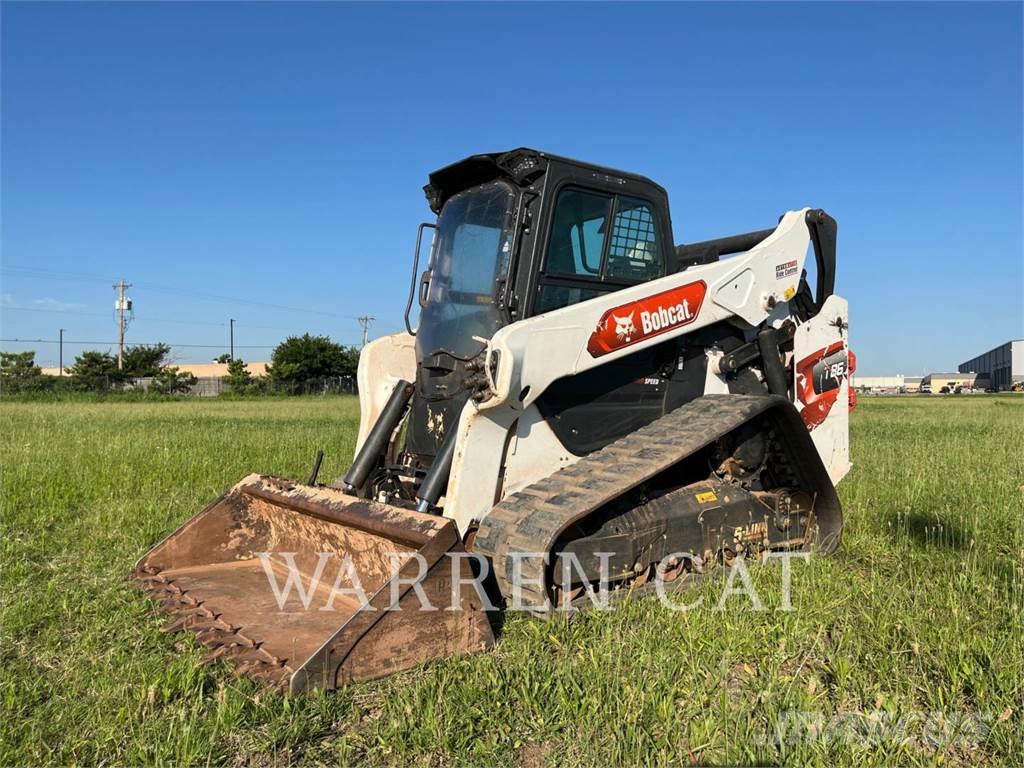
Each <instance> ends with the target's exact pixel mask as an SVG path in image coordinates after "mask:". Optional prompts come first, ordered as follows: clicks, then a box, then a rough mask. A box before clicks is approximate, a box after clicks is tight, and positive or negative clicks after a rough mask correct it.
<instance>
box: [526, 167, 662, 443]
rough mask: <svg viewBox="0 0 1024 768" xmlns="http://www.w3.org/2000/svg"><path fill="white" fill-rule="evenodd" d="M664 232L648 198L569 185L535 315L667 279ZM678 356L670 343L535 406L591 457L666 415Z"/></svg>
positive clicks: (560, 388)
mask: <svg viewBox="0 0 1024 768" xmlns="http://www.w3.org/2000/svg"><path fill="white" fill-rule="evenodd" d="M662 231H663V229H662V227H661V226H660V222H659V221H658V219H657V208H656V207H655V206H654V205H653V204H652V203H651V202H649V201H647V200H643V199H641V198H638V197H632V196H627V195H618V194H612V193H604V192H598V191H595V190H590V189H583V188H578V187H573V186H569V187H563V188H562V189H561V190H560V191H559V192H558V195H557V197H556V200H555V208H554V213H553V215H552V217H551V228H550V233H549V237H548V243H547V249H546V253H545V257H544V261H543V265H542V269H541V273H540V276H539V279H538V284H537V291H536V294H535V296H534V302H533V307H532V311H531V315H540V314H544V313H545V312H550V311H552V310H554V309H559V308H561V307H565V306H569V305H570V304H576V303H578V302H581V301H587V300H588V299H592V298H595V297H596V296H599V295H601V294H605V293H610V292H614V291H618V290H621V289H622V288H626V287H628V286H631V285H636V284H637V283H644V282H647V281H649V280H654V279H656V278H659V277H662V276H664V275H665V269H666V258H665V250H666V247H665V244H664V243H662V242H661V238H660V236H659V233H660V232H662ZM675 352H676V344H675V342H672V341H669V342H666V343H665V344H661V345H658V346H656V347H654V348H651V349H645V350H641V351H639V352H636V353H634V354H632V355H628V356H626V357H624V358H622V359H619V360H616V361H614V362H611V363H607V364H605V365H602V366H599V367H597V368H594V369H592V370H590V371H587V372H585V373H581V374H578V375H576V376H569V377H566V378H564V379H560V380H558V381H556V382H555V383H554V384H552V385H551V386H550V387H549V388H548V390H547V391H546V392H545V393H544V394H543V395H542V396H541V397H540V398H539V399H538V401H537V406H538V408H539V409H540V412H541V414H543V415H544V417H545V419H546V420H547V421H548V423H549V424H550V425H551V428H552V429H553V430H554V432H555V434H556V435H557V436H558V438H559V439H560V440H561V441H562V443H563V444H564V445H565V446H566V448H568V449H569V450H570V451H572V452H573V453H575V454H578V455H583V454H586V453H590V452H591V451H595V450H597V449H599V448H602V447H604V446H605V445H607V444H608V443H610V442H612V441H613V440H616V439H618V438H619V437H622V436H623V435H626V434H628V433H629V432H632V431H634V430H636V429H638V428H639V427H641V426H643V425H644V424H648V423H650V422H651V421H653V420H654V419H656V418H658V417H660V416H661V415H662V414H663V413H664V402H665V382H666V377H667V376H668V375H670V374H671V371H672V369H673V365H674V362H675V357H676V355H675Z"/></svg>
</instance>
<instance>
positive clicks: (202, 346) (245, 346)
mask: <svg viewBox="0 0 1024 768" xmlns="http://www.w3.org/2000/svg"><path fill="white" fill-rule="evenodd" d="M0 342H2V343H5V344H57V343H58V342H57V341H54V340H53V339H0ZM64 343H65V344H96V345H98V346H103V345H107V346H114V345H116V344H117V342H116V341H79V340H75V339H64ZM157 344H166V345H167V346H169V347H189V348H194V349H223V348H224V345H223V344H176V343H172V342H169V341H162V342H157V341H137V342H135V344H134V345H133V346H138V347H153V346H156V345H157ZM276 346H277V344H235V349H274V348H275V347H276Z"/></svg>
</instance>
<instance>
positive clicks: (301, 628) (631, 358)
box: [135, 149, 853, 691]
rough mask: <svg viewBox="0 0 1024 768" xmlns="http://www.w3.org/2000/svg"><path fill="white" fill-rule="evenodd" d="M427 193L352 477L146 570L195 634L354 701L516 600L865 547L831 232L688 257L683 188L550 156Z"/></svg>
mask: <svg viewBox="0 0 1024 768" xmlns="http://www.w3.org/2000/svg"><path fill="white" fill-rule="evenodd" d="M425 191H426V196H427V200H428V202H429V204H430V208H431V209H432V211H433V212H434V213H435V214H436V215H437V220H436V223H430V224H421V225H420V228H419V232H418V234H417V242H416V249H415V253H414V258H413V267H412V273H413V274H412V283H411V286H410V292H409V299H408V304H407V307H406V318H405V319H406V328H407V332H403V333H400V334H396V335H393V336H388V337H385V338H381V339H378V340H376V341H373V342H372V343H370V344H368V345H367V346H366V347H365V349H364V350H363V352H362V356H361V358H360V362H359V372H358V384H359V398H360V406H361V409H362V412H361V421H360V429H359V437H358V443H357V450H356V455H355V459H354V461H353V463H352V465H351V468H350V469H349V470H348V472H347V473H346V474H345V476H344V477H343V478H341V479H339V481H337V482H336V483H335V484H333V485H331V486H324V485H319V484H317V483H316V472H315V471H314V473H313V477H311V478H310V479H309V480H308V482H306V483H298V482H293V481H289V480H283V479H279V478H274V477H268V476H261V475H250V476H249V477H247V478H245V479H243V480H242V481H241V482H239V483H238V484H237V485H236V486H234V487H233V488H232V489H230V490H229V491H228V492H227V493H225V494H224V495H223V496H222V497H221V498H220V499H218V500H217V501H215V502H214V503H213V504H211V505H210V506H209V507H207V508H206V509H205V510H203V511H202V512H201V513H200V514H199V515H197V516H196V517H195V518H193V519H192V520H191V521H189V522H188V523H186V524H185V525H184V526H183V527H182V528H181V529H180V530H178V531H177V532H175V533H173V534H172V535H171V536H170V537H168V538H167V539H166V540H165V541H163V542H162V543H160V544H158V545H157V546H156V547H154V548H153V550H152V551H150V552H149V553H148V554H147V555H145V556H144V557H143V558H142V559H141V560H140V561H139V563H138V565H137V567H136V571H135V575H136V577H137V578H138V579H139V580H140V581H141V582H142V584H143V585H144V586H145V588H146V589H147V590H148V591H149V593H150V594H151V595H152V596H153V597H154V598H155V599H157V600H158V601H160V602H161V603H162V604H163V605H164V607H165V608H166V609H167V610H168V611H169V612H170V613H171V614H172V617H173V620H172V622H171V624H170V625H169V626H168V629H187V630H191V631H192V632H193V633H195V634H196V635H197V637H198V639H199V640H200V641H201V642H202V643H203V644H205V645H206V646H208V647H209V648H210V649H211V653H210V657H211V658H221V659H224V660H226V661H229V662H231V663H233V664H234V665H235V666H236V667H237V668H238V670H239V672H240V673H243V674H248V675H250V676H254V677H257V678H262V679H265V680H268V681H270V682H272V683H274V684H277V685H279V686H281V687H283V688H286V689H289V690H291V691H301V690H307V689H311V688H318V687H320V688H334V687H337V686H339V685H342V684H345V683H347V682H350V681H353V680H361V679H367V678H374V677H380V676H383V675H386V674H389V673H391V672H395V671H397V670H400V669H404V668H407V667H410V666H412V665H415V664H418V663H421V662H423V661H426V660H428V659H431V658H435V657H439V656H445V655H451V654H457V653H465V652H471V651H475V650H479V649H481V648H483V647H485V646H487V645H488V644H490V643H492V642H493V640H494V635H493V633H492V626H491V622H490V621H489V618H490V617H491V616H492V614H490V613H489V610H490V609H491V608H492V607H494V606H498V607H500V606H501V605H502V604H506V605H509V606H512V607H525V608H527V609H529V610H531V611H533V612H535V613H539V614H545V613H550V612H551V611H552V610H555V609H557V608H559V607H562V606H565V605H572V604H574V601H575V604H579V603H580V601H581V600H583V598H584V597H585V595H584V593H588V594H590V592H588V590H593V588H594V585H596V584H603V585H610V588H611V589H619V588H632V589H635V588H638V587H639V585H642V584H643V583H644V582H646V581H647V580H649V579H650V578H652V576H654V575H657V576H658V577H660V578H666V579H670V578H675V577H676V576H679V575H682V574H691V573H692V574H698V573H703V572H705V571H707V570H709V569H712V568H715V567H721V568H726V567H729V566H730V565H731V564H733V563H734V562H735V559H736V558H739V557H746V558H752V559H753V558H760V557H764V556H766V555H767V554H769V553H772V552H776V551H782V550H807V549H810V548H812V547H816V548H817V549H818V550H819V551H822V552H826V553H827V552H829V551H831V550H833V549H834V548H835V547H836V546H838V544H839V537H840V530H841V527H842V518H841V512H840V506H839V501H838V498H837V496H836V492H835V484H836V483H837V482H838V481H839V480H840V479H841V478H842V477H843V476H844V475H845V474H846V472H847V471H848V469H849V466H850V462H849V455H848V441H847V423H848V414H847V411H848V408H849V407H850V406H851V405H852V402H851V400H850V393H849V383H848V376H849V374H850V372H851V369H852V368H853V355H852V354H851V353H850V351H849V349H848V326H847V305H846V301H845V300H843V299H842V298H840V297H839V296H837V295H835V294H834V293H833V287H834V282H835V248H836V230H837V228H836V222H835V221H834V220H833V219H832V218H831V217H830V216H828V214H826V213H825V212H824V211H821V210H817V209H809V208H805V209H802V210H796V211H790V212H788V213H786V214H784V215H783V216H782V217H781V218H780V219H779V220H778V223H777V225H776V226H775V227H773V228H770V229H763V230H760V231H756V232H748V233H745V234H740V235H734V236H731V237H725V238H721V239H718V240H708V241H705V242H698V243H692V244H689V245H673V240H672V224H671V221H670V219H669V208H668V199H667V196H666V193H665V191H664V190H663V189H662V188H661V187H660V186H658V185H657V184H655V183H654V182H652V181H650V180H649V179H646V178H643V177H641V176H636V175H633V174H629V173H624V172H622V171H617V170H613V169H610V168H601V167H598V166H593V165H589V164H586V163H581V162H578V161H575V160H570V159H567V158H562V157H556V156H554V155H549V154H546V153H543V152H538V151H535V150H530V149H516V150H513V151H510V152H503V153H495V154H484V155H474V156H472V157H469V158H467V159H465V160H463V161H461V162H458V163H455V164H454V165H450V166H447V167H445V168H442V169H440V170H438V171H436V172H434V173H433V174H431V175H430V180H429V183H428V184H427V186H426V187H425ZM427 230H433V232H432V238H431V240H432V246H431V248H430V256H429V260H428V262H427V264H426V268H425V269H424V270H423V271H422V273H421V272H420V270H419V265H418V262H419V257H420V251H421V245H423V244H424V243H425V238H424V237H423V235H424V233H425V232H426V231H427ZM417 303H418V304H419V321H418V327H416V328H413V325H412V320H411V317H410V316H411V314H412V311H413V306H414V304H417ZM318 466H319V464H318ZM480 584H483V585H484V588H482V589H481V588H480V586H479V585H480ZM429 607H433V608H434V610H429V609H427V608H429Z"/></svg>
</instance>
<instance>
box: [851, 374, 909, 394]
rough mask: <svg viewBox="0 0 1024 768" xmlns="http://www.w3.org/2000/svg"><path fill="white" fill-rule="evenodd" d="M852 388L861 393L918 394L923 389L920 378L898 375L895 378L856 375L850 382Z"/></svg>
mask: <svg viewBox="0 0 1024 768" xmlns="http://www.w3.org/2000/svg"><path fill="white" fill-rule="evenodd" d="M850 387H851V388H853V389H856V390H858V391H860V392H894V393H901V394H902V393H904V392H918V391H920V389H921V377H920V376H904V375H903V374H902V373H897V374H896V375H895V376H859V375H857V374H854V375H853V376H852V377H851V380H850Z"/></svg>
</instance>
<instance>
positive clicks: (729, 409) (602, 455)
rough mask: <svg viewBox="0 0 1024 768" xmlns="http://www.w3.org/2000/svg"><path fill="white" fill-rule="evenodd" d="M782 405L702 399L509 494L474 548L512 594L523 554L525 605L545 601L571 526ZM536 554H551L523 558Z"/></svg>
mask: <svg viewBox="0 0 1024 768" xmlns="http://www.w3.org/2000/svg"><path fill="white" fill-rule="evenodd" d="M784 402H786V401H785V400H783V398H780V397H773V396H763V395H705V396H703V397H699V398H697V399H696V400H693V401H691V402H689V403H687V404H686V405H683V406H681V407H679V408H677V409H676V410H674V411H671V412H669V413H667V414H666V415H664V416H662V417H661V418H659V419H657V420H656V421H654V422H652V423H650V424H648V425H647V426H645V427H641V428H640V429H638V430H637V431H635V432H632V433H630V434H628V435H626V436H625V437H622V438H620V439H619V440H616V441H615V442H613V443H610V444H609V445H607V446H605V447H604V448H602V449H601V450H599V451H595V452H594V453H591V454H589V455H587V456H584V457H583V458H582V459H580V460H579V461H578V462H576V463H575V464H573V465H572V466H569V467H566V468H565V469H562V470H559V471H558V472H556V473H554V474H553V475H549V476H548V477H545V478H543V479H541V480H538V481H537V482H536V483H534V484H532V485H529V486H527V487H526V488H524V489H522V490H521V491H517V492H516V493H514V494H511V495H510V496H509V497H508V498H505V499H503V500H502V501H501V502H500V503H499V504H498V505H497V506H495V507H494V508H493V509H492V510H491V512H490V514H488V516H487V517H486V518H485V519H484V520H483V521H482V522H481V523H480V528H479V530H478V531H477V535H476V539H475V541H474V543H473V551H474V552H477V553H480V554H482V555H485V556H487V557H490V558H491V562H492V564H493V568H494V574H495V578H496V579H497V582H498V587H499V588H500V589H501V594H502V595H503V596H505V598H506V599H511V597H512V595H513V594H514V593H513V573H514V568H515V556H516V555H517V553H519V554H520V557H519V560H520V564H519V577H520V578H519V581H520V587H519V594H520V595H521V600H522V602H523V603H524V604H525V605H528V606H535V607H540V606H543V605H547V601H548V596H547V594H546V592H547V589H546V588H543V589H540V588H538V587H537V585H536V582H541V583H546V579H547V565H548V561H549V559H550V553H551V550H552V549H553V547H554V545H555V543H556V542H557V541H558V538H559V536H560V535H561V534H562V532H563V531H565V530H566V529H567V528H568V527H569V526H570V525H572V524H573V523H574V522H576V521H578V520H580V519H582V518H584V517H586V516H587V515H589V514H590V513H591V512H594V511H596V510H597V509H599V508H600V507H602V506H603V505H605V504H607V503H608V502H610V501H612V500H613V499H615V498H616V497H618V496H621V495H622V494H624V493H626V492H627V491H629V490H631V489H633V488H636V487H637V486H638V485H640V484H641V483H644V482H646V481H647V480H650V479H651V478H652V477H654V476H655V475H657V474H659V473H660V472H663V471H664V470H666V469H668V468H669V467H671V466H673V465H674V464H677V463H679V462H680V461H682V460H683V459H685V458H686V457H687V456H689V455H690V454H692V453H694V452H696V451H699V450H700V449H702V448H704V447H706V446H707V445H709V444H710V443H712V442H714V441H715V440H717V439H718V438H720V437H722V436H723V435H726V434H728V433H729V432H731V431H733V430H734V429H736V428H737V427H740V426H742V425H743V424H744V423H746V422H747V421H749V420H750V419H752V418H754V417H755V416H757V415H758V414H761V413H764V412H765V411H767V410H768V409H769V408H771V407H776V406H778V404H779V403H784ZM538 552H544V553H546V556H545V557H544V558H543V559H542V558H538V557H536V556H534V557H527V556H525V555H526V553H538ZM530 582H534V583H530Z"/></svg>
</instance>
